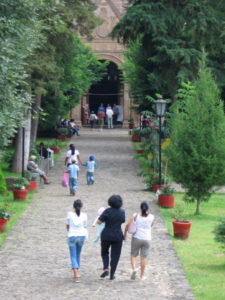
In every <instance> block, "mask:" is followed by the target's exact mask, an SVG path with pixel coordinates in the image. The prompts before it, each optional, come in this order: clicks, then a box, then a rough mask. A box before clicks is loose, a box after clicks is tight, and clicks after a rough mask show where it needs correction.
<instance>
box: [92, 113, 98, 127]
mask: <svg viewBox="0 0 225 300" xmlns="http://www.w3.org/2000/svg"><path fill="white" fill-rule="evenodd" d="M97 119H98V117H97V116H96V114H95V112H94V111H93V110H92V112H91V114H90V124H91V130H92V131H93V130H94V126H95V122H96V120H97Z"/></svg>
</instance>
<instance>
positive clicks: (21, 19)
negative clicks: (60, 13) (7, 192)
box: [0, 0, 42, 154]
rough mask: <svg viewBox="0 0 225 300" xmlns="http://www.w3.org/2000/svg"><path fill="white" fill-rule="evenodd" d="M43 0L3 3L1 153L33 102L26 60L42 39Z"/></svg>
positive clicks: (0, 27) (0, 28)
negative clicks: (38, 9) (28, 83)
mask: <svg viewBox="0 0 225 300" xmlns="http://www.w3.org/2000/svg"><path fill="white" fill-rule="evenodd" d="M40 2H41V1H40V0H18V1H14V0H2V1H1V2H0V68H1V72H0V132H1V135H0V154H1V152H2V150H3V148H4V147H5V146H6V145H7V144H8V142H9V139H10V138H11V137H13V135H15V133H16V130H17V127H18V126H20V125H21V124H22V123H24V111H25V110H27V108H28V107H29V106H30V103H31V102H32V97H31V93H30V91H29V87H28V85H27V76H28V74H27V72H26V59H27V57H29V56H30V55H32V54H33V52H34V50H35V49H36V48H37V47H38V45H39V42H40V40H41V39H42V35H41V33H40V31H41V26H42V25H41V23H40V21H39V19H38V14H37V7H38V6H39V4H40Z"/></svg>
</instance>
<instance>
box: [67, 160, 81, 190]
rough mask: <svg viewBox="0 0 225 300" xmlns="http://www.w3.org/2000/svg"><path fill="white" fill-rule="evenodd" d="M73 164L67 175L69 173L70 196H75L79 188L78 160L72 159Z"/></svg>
mask: <svg viewBox="0 0 225 300" xmlns="http://www.w3.org/2000/svg"><path fill="white" fill-rule="evenodd" d="M71 162H72V163H71V164H70V165H69V166H68V168H67V173H69V188H70V195H71V196H75V194H76V191H77V187H78V181H77V178H78V171H79V170H80V168H79V167H78V166H77V165H76V159H75V158H72V160H71Z"/></svg>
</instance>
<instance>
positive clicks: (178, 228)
mask: <svg viewBox="0 0 225 300" xmlns="http://www.w3.org/2000/svg"><path fill="white" fill-rule="evenodd" d="M190 228H191V222H190V221H180V220H176V221H173V232H174V236H175V237H177V238H180V239H186V238H188V236H189V232H190Z"/></svg>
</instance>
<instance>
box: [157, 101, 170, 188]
mask: <svg viewBox="0 0 225 300" xmlns="http://www.w3.org/2000/svg"><path fill="white" fill-rule="evenodd" d="M154 103H155V110H156V115H157V116H158V117H159V188H160V189H161V184H162V174H161V173H162V172H161V165H162V163H161V161H162V155H161V127H162V117H164V115H165V112H166V103H167V102H166V101H165V100H163V99H162V98H159V99H157V100H156V101H154Z"/></svg>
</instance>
